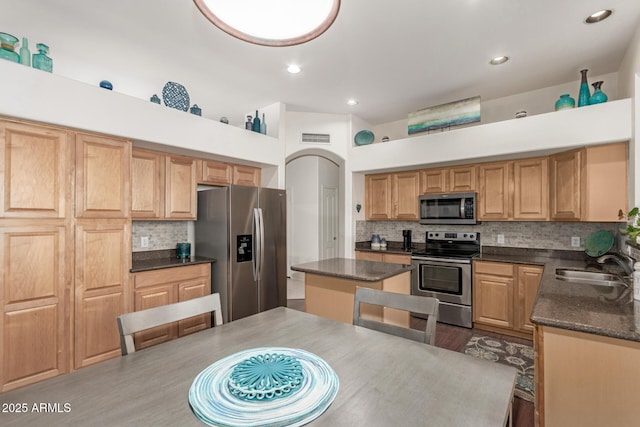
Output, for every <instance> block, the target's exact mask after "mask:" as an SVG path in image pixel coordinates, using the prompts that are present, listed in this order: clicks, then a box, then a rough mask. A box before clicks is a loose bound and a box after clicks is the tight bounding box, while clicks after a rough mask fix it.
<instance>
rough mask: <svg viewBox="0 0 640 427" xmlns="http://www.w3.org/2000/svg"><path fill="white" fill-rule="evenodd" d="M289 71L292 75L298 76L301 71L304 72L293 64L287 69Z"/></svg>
mask: <svg viewBox="0 0 640 427" xmlns="http://www.w3.org/2000/svg"><path fill="white" fill-rule="evenodd" d="M287 71H288V72H290V73H291V74H298V73H299V72H300V71H302V68H300V67H299V66H297V65H296V64H291V65H289V66H288V67H287Z"/></svg>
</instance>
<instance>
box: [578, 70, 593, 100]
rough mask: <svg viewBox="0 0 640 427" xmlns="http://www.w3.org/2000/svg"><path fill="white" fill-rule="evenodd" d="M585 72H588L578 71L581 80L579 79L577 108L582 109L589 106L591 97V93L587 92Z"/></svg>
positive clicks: (587, 85)
mask: <svg viewBox="0 0 640 427" xmlns="http://www.w3.org/2000/svg"><path fill="white" fill-rule="evenodd" d="M587 71H588V70H580V74H582V78H581V79H580V93H579V94H578V107H584V106H585V105H589V98H590V97H591V93H590V92H589V84H588V83H587Z"/></svg>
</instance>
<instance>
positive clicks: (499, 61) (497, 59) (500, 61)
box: [489, 56, 509, 65]
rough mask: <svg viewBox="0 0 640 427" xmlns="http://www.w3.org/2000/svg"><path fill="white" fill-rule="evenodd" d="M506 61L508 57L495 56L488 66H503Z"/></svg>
mask: <svg viewBox="0 0 640 427" xmlns="http://www.w3.org/2000/svg"><path fill="white" fill-rule="evenodd" d="M508 60H509V57H508V56H496V57H495V58H493V59H492V60H491V61H489V64H491V65H500V64H504V63H505V62H507V61H508Z"/></svg>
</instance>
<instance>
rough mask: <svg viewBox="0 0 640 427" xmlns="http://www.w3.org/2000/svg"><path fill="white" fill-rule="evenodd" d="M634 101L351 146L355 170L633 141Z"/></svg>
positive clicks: (379, 169) (386, 169)
mask: <svg viewBox="0 0 640 427" xmlns="http://www.w3.org/2000/svg"><path fill="white" fill-rule="evenodd" d="M632 114H633V113H632V103H631V99H622V100H618V101H611V102H606V103H603V104H598V105H590V106H588V107H582V108H574V109H572V110H561V111H555V112H552V113H546V114H538V115H535V116H529V117H524V118H521V119H512V120H505V121H501V122H495V123H488V124H484V125H478V126H473V127H466V128H461V129H455V130H451V131H448V132H439V133H433V134H428V135H423V136H415V137H411V138H403V139H397V140H394V141H389V142H382V143H376V144H370V145H363V146H353V147H351V159H352V168H353V171H354V172H380V171H389V170H394V169H395V170H401V169H405V170H406V169H410V168H422V167H429V166H437V165H445V164H449V165H450V164H463V163H469V162H475V161H492V160H498V159H501V158H507V157H524V156H529V155H531V154H533V155H538V154H539V155H543V154H548V153H552V152H557V151H561V150H563V149H570V148H573V147H582V146H587V145H597V144H608V143H613V142H619V141H629V140H630V139H631V135H632V118H633V117H632Z"/></svg>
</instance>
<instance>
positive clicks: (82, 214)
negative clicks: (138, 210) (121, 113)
mask: <svg viewBox="0 0 640 427" xmlns="http://www.w3.org/2000/svg"><path fill="white" fill-rule="evenodd" d="M130 186H131V142H130V141H125V140H121V139H115V138H111V137H104V136H100V135H93V134H83V133H79V134H76V217H77V218H128V217H129V216H130V215H131V211H130V209H131V207H130V201H131V187H130Z"/></svg>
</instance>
